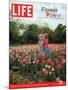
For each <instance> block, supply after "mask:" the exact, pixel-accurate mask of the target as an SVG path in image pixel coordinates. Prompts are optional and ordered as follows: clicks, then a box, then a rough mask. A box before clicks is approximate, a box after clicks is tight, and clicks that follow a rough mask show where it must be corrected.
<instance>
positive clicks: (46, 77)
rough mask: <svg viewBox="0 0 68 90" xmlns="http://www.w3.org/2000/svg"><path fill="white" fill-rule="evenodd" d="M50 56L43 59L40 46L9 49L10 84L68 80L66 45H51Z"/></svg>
mask: <svg viewBox="0 0 68 90" xmlns="http://www.w3.org/2000/svg"><path fill="white" fill-rule="evenodd" d="M49 51H50V56H49V57H47V58H45V59H43V57H42V56H41V54H40V48H39V46H38V45H22V46H15V47H14V46H12V47H10V48H9V80H10V81H9V83H10V84H33V83H38V82H52V81H56V82H58V81H65V80H66V45H65V44H49Z"/></svg>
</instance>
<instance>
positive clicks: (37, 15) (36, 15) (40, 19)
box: [10, 0, 66, 29]
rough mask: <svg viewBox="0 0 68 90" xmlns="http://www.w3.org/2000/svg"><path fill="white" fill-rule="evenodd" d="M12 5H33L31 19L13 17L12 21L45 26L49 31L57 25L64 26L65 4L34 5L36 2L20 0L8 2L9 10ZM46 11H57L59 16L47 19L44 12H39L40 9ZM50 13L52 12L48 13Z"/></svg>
mask: <svg viewBox="0 0 68 90" xmlns="http://www.w3.org/2000/svg"><path fill="white" fill-rule="evenodd" d="M12 3H21V4H32V5H33V18H23V17H13V19H18V20H19V21H20V22H21V23H24V24H33V23H35V24H38V25H45V24H48V26H49V27H50V28H51V29H55V28H56V27H57V25H58V24H63V25H66V5H65V4H51V3H44V2H42V3H36V2H22V1H21V0H10V9H11V4H12ZM42 7H44V8H46V9H47V8H48V9H57V12H56V14H60V15H61V16H59V17H58V16H57V17H53V16H52V17H50V16H49V17H47V16H46V15H45V13H46V11H41V8H42ZM50 13H52V12H50Z"/></svg>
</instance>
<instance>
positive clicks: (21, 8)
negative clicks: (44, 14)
mask: <svg viewBox="0 0 68 90" xmlns="http://www.w3.org/2000/svg"><path fill="white" fill-rule="evenodd" d="M11 11H12V16H14V17H33V5H31V4H12V5H11Z"/></svg>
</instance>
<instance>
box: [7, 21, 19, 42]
mask: <svg viewBox="0 0 68 90" xmlns="http://www.w3.org/2000/svg"><path fill="white" fill-rule="evenodd" d="M18 30H19V27H18V23H17V22H16V21H10V22H9V37H10V44H14V43H16V42H18V41H19V37H18Z"/></svg>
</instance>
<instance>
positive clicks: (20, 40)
mask: <svg viewBox="0 0 68 90" xmlns="http://www.w3.org/2000/svg"><path fill="white" fill-rule="evenodd" d="M19 29H21V30H23V29H25V31H24V32H23V34H22V36H19ZM42 31H44V32H45V33H47V34H48V39H49V43H65V42H66V26H65V25H62V24H58V26H57V27H56V29H55V30H52V29H50V27H49V26H46V25H45V26H39V25H37V24H30V25H24V24H20V23H18V22H17V21H10V22H9V34H10V35H9V36H10V44H36V43H38V41H39V37H38V36H39V34H40V33H41V32H42Z"/></svg>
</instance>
